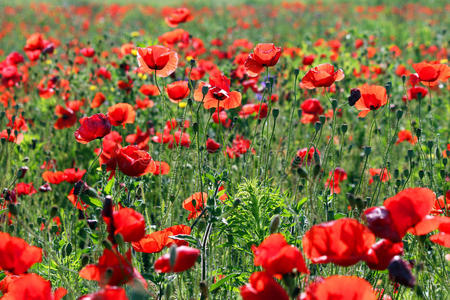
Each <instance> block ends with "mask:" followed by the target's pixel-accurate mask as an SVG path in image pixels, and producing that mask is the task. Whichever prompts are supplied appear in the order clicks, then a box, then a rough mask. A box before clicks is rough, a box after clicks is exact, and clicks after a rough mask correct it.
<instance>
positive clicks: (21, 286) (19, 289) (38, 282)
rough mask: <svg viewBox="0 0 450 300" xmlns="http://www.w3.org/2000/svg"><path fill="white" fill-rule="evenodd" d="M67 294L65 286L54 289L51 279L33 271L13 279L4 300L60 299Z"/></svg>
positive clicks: (5, 292)
mask: <svg viewBox="0 0 450 300" xmlns="http://www.w3.org/2000/svg"><path fill="white" fill-rule="evenodd" d="M66 294H67V290H66V289H64V288H58V289H56V290H55V291H54V292H53V291H52V285H51V283H50V281H48V280H45V279H44V278H42V277H41V276H39V275H37V274H34V273H31V274H25V275H23V276H20V277H18V278H14V279H12V280H11V281H10V282H9V283H8V285H7V287H6V291H4V294H3V297H2V300H31V299H32V300H59V299H61V298H63V297H64V296H65V295H66Z"/></svg>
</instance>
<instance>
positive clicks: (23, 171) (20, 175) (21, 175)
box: [17, 166, 28, 178]
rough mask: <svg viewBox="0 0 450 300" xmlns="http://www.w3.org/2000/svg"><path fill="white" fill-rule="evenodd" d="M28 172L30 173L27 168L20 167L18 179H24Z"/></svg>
mask: <svg viewBox="0 0 450 300" xmlns="http://www.w3.org/2000/svg"><path fill="white" fill-rule="evenodd" d="M27 171H28V167H27V166H23V167H20V169H19V170H18V171H17V178H24V177H25V174H26V173H27Z"/></svg>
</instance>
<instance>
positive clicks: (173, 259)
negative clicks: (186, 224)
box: [169, 244, 177, 269]
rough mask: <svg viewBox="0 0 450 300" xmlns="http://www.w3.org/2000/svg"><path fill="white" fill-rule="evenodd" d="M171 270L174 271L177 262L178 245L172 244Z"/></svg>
mask: <svg viewBox="0 0 450 300" xmlns="http://www.w3.org/2000/svg"><path fill="white" fill-rule="evenodd" d="M169 253H170V260H169V262H170V269H173V266H174V265H175V261H176V260H177V245H176V244H172V246H170V251H169Z"/></svg>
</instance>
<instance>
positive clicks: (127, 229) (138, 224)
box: [113, 207, 145, 242]
mask: <svg viewBox="0 0 450 300" xmlns="http://www.w3.org/2000/svg"><path fill="white" fill-rule="evenodd" d="M113 224H114V227H113V228H114V230H115V231H114V235H117V234H120V235H122V237H123V240H124V241H125V242H137V241H139V240H140V239H141V238H142V237H144V235H145V219H144V216H143V215H141V214H140V213H138V212H137V211H135V210H134V209H132V208H127V207H125V208H122V209H119V210H116V211H114V212H113Z"/></svg>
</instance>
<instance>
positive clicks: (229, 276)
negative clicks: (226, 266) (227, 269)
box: [209, 273, 239, 292]
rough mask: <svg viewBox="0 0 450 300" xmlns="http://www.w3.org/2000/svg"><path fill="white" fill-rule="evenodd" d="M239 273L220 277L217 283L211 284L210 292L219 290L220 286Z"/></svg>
mask: <svg viewBox="0 0 450 300" xmlns="http://www.w3.org/2000/svg"><path fill="white" fill-rule="evenodd" d="M238 275H239V274H238V273H233V274H230V275H227V276H225V277H224V278H222V279H220V280H219V281H217V282H216V283H214V284H213V285H211V287H210V288H209V291H210V292H213V291H215V290H217V289H218V288H219V287H221V286H222V285H224V284H225V283H226V282H227V281H229V280H230V279H231V278H234V277H236V276H238Z"/></svg>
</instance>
